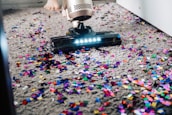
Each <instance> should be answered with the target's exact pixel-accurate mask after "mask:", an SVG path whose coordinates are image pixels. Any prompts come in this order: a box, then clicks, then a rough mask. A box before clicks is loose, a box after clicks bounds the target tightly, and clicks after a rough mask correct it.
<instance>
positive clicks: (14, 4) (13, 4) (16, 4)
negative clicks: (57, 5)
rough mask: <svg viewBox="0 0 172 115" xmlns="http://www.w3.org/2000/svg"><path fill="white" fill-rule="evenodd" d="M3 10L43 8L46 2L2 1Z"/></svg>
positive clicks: (37, 0) (38, 0)
mask: <svg viewBox="0 0 172 115" xmlns="http://www.w3.org/2000/svg"><path fill="white" fill-rule="evenodd" d="M1 2H2V9H10V8H13V9H17V8H27V7H39V6H43V5H44V4H45V2H46V0H1Z"/></svg>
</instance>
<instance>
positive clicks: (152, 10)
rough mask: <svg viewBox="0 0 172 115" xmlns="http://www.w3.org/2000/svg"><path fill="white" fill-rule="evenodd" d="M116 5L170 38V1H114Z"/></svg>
mask: <svg viewBox="0 0 172 115" xmlns="http://www.w3.org/2000/svg"><path fill="white" fill-rule="evenodd" d="M116 1H117V3H118V4H120V5H121V6H123V7H124V8H126V9H128V10H130V11H131V12H133V13H134V14H136V15H138V16H139V17H141V18H143V19H144V20H146V21H148V22H149V23H151V24H152V25H154V26H155V27H157V28H159V29H160V30H162V31H164V32H165V33H167V34H168V35H170V36H172V13H171V11H172V6H171V5H172V0H116Z"/></svg>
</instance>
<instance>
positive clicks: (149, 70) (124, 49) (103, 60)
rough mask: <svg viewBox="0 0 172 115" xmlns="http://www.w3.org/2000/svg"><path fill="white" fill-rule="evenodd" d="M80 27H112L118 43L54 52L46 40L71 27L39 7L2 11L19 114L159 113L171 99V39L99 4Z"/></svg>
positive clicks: (165, 111)
mask: <svg viewBox="0 0 172 115" xmlns="http://www.w3.org/2000/svg"><path fill="white" fill-rule="evenodd" d="M94 9H95V10H94V11H95V12H94V15H93V17H92V18H91V19H89V20H87V21H85V25H89V26H91V27H92V29H93V30H94V31H115V32H117V33H119V34H120V35H121V37H122V44H121V45H119V46H111V47H102V48H100V50H96V49H94V48H91V49H90V50H89V51H85V49H82V50H77V51H75V52H73V53H71V54H70V55H65V54H61V53H60V54H53V53H52V52H51V51H50V38H51V37H54V36H60V35H65V34H66V32H67V30H68V28H70V27H71V26H72V25H71V23H70V22H68V21H67V20H66V18H65V17H63V16H62V15H61V13H59V12H52V11H47V10H45V9H43V8H29V9H20V10H8V11H5V12H4V26H5V32H6V35H7V39H8V44H9V64H10V73H11V79H12V87H13V92H14V99H15V102H14V104H15V106H16V110H17V113H18V115H94V114H95V115H118V114H119V115H120V114H121V115H133V113H134V114H136V115H148V114H149V115H158V114H160V115H165V114H170V108H171V105H172V92H171V89H172V68H171V67H172V49H170V48H171V47H172V38H171V37H169V36H168V35H166V34H164V33H163V32H161V31H159V30H157V29H156V28H155V27H153V26H151V25H149V24H148V23H146V22H144V21H143V20H141V19H140V18H139V17H137V16H135V15H133V14H132V13H131V12H129V11H127V10H126V9H124V8H122V7H120V6H119V5H117V4H116V3H113V2H109V3H102V4H98V5H96V6H95V7H94Z"/></svg>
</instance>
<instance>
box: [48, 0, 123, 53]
mask: <svg viewBox="0 0 172 115" xmlns="http://www.w3.org/2000/svg"><path fill="white" fill-rule="evenodd" d="M65 11H66V14H67V19H68V21H71V22H72V25H73V27H71V28H69V29H68V32H67V33H66V35H64V36H58V37H52V38H50V43H51V50H52V51H53V52H54V53H59V52H61V51H62V52H65V53H69V52H71V51H75V50H78V49H81V48H83V47H85V48H93V47H94V48H99V47H105V46H114V45H120V44H121V43H122V41H121V37H120V34H117V33H115V32H113V31H102V32H95V31H93V30H92V28H91V27H90V26H85V25H84V23H83V21H85V20H88V19H90V18H91V17H92V15H93V2H92V0H66V9H65Z"/></svg>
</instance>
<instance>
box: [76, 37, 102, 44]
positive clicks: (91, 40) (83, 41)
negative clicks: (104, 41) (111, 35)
mask: <svg viewBox="0 0 172 115" xmlns="http://www.w3.org/2000/svg"><path fill="white" fill-rule="evenodd" d="M98 42H101V37H93V38H76V40H74V44H75V45H83V44H84V45H86V44H95V43H98Z"/></svg>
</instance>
